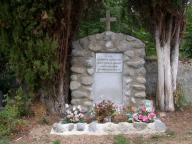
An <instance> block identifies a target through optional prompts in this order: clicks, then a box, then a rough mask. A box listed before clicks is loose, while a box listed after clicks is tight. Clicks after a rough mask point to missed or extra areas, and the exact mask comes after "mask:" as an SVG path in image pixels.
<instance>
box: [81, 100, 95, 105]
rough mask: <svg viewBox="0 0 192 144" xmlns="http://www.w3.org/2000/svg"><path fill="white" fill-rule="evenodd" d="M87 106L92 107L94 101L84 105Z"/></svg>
mask: <svg viewBox="0 0 192 144" xmlns="http://www.w3.org/2000/svg"><path fill="white" fill-rule="evenodd" d="M83 104H84V105H85V106H92V105H93V102H92V101H85V102H84V103H83Z"/></svg>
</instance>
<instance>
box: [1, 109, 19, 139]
mask: <svg viewBox="0 0 192 144" xmlns="http://www.w3.org/2000/svg"><path fill="white" fill-rule="evenodd" d="M18 115H19V113H18V108H17V107H16V106H6V107H5V109H4V110H2V111H0V137H2V136H8V135H10V133H12V132H14V131H16V130H17V125H20V124H22V121H21V120H19V119H18Z"/></svg>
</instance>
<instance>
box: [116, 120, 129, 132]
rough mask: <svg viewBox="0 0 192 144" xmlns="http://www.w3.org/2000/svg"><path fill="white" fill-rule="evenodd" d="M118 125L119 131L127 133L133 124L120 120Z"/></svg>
mask: <svg viewBox="0 0 192 144" xmlns="http://www.w3.org/2000/svg"><path fill="white" fill-rule="evenodd" d="M118 126H119V131H120V132H122V133H127V132H129V131H130V130H133V125H132V124H130V123H127V122H120V123H119V124H118Z"/></svg>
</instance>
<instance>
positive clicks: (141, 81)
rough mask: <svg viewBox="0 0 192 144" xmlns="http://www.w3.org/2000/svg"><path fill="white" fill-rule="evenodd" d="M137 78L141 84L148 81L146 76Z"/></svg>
mask: <svg viewBox="0 0 192 144" xmlns="http://www.w3.org/2000/svg"><path fill="white" fill-rule="evenodd" d="M136 80H137V82H138V83H141V84H145V83H146V79H145V78H144V77H138V78H137V79H136Z"/></svg>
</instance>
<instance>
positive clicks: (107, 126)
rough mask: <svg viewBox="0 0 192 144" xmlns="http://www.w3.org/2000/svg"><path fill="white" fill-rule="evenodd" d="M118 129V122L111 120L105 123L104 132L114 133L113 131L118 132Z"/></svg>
mask: <svg viewBox="0 0 192 144" xmlns="http://www.w3.org/2000/svg"><path fill="white" fill-rule="evenodd" d="M117 130H118V127H117V125H116V124H114V123H111V122H107V123H105V126H104V132H107V133H113V132H116V131H117Z"/></svg>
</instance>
